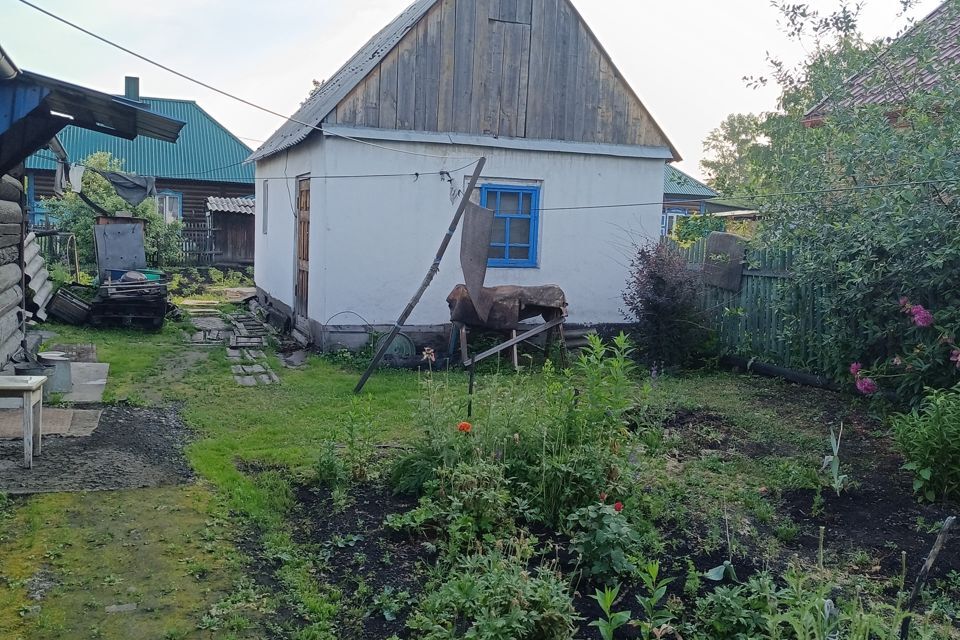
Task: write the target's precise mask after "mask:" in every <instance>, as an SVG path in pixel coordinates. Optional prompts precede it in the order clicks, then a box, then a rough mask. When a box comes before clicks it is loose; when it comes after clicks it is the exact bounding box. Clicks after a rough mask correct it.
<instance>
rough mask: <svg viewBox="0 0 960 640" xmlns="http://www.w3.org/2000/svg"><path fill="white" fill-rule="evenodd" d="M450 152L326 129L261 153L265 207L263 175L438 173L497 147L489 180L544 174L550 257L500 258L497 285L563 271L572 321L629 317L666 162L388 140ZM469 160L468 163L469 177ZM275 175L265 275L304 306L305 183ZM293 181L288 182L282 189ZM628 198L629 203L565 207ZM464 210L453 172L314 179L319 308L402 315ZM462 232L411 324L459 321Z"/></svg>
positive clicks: (261, 257)
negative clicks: (297, 248)
mask: <svg viewBox="0 0 960 640" xmlns="http://www.w3.org/2000/svg"><path fill="white" fill-rule="evenodd" d="M383 144H385V145H387V146H390V147H394V148H402V149H405V150H408V151H414V152H417V153H427V154H434V155H447V156H451V157H450V159H448V160H442V159H439V158H437V159H434V158H424V157H418V156H412V155H405V154H400V153H396V152H392V151H386V150H383V149H380V148H377V147H374V146H370V145H366V144H361V143H358V142H354V141H350V140H343V139H339V138H323V139H322V140H321V139H320V138H319V136H317V137H316V138H314V139H313V140H308V141H306V142H305V143H302V144H300V145H298V146H297V147H295V148H294V149H293V150H292V151H291V152H290V157H289V158H286V157H285V154H283V153H281V154H279V155H276V156H273V157H271V158H269V159H268V160H266V161H261V162H259V163H258V166H257V178H258V180H257V194H258V195H257V206H258V209H257V215H258V216H260V215H261V206H262V181H261V180H260V178H261V177H269V176H282V175H290V176H295V175H297V174H298V173H305V172H307V171H312V173H313V175H315V176H320V175H326V176H331V175H341V176H343V175H358V174H393V173H401V172H421V173H424V174H426V173H435V172H436V171H438V170H440V169H446V170H450V169H455V168H457V167H461V166H463V165H464V164H466V163H467V162H469V161H470V159H471V158H476V157H478V156H479V155H481V154H483V155H485V156H486V157H487V164H486V168H485V169H484V172H483V179H482V180H481V182H484V181H486V182H496V183H504V182H514V181H520V182H523V183H536V182H539V183H540V185H541V193H540V207H541V213H540V224H539V248H538V254H539V268H532V269H531V268H526V269H516V268H506V269H504V268H490V269H488V271H487V284H488V285H496V284H518V285H539V284H557V285H559V286H560V287H561V288H563V290H564V291H565V292H566V294H567V299H568V302H569V305H570V307H569V312H570V317H569V320H570V322H574V323H584V324H587V323H609V322H623V321H624V318H623V315H622V314H621V313H620V309H621V307H622V301H621V291H622V290H623V287H624V283H625V279H626V275H627V267H628V264H629V260H630V255H631V247H632V245H633V243H634V242H635V241H638V240H642V239H643V238H656V237H658V235H659V230H660V213H661V206H660V205H659V204H658V203H659V201H660V200H661V199H662V195H663V161H662V160H656V159H637V158H617V157H609V156H593V155H582V154H569V153H559V152H543V151H519V150H504V149H490V148H478V147H467V146H451V145H442V144H426V143H413V142H397V141H391V142H389V143H383ZM469 171H470V169H465V170H461V171H459V172H457V173H456V174H455V179H456V184H457V186H458V187H461V186H463V184H464V181H465V174H468V173H469ZM289 183H290V184H289V187H290V194H291V195H289V197H288V194H287V191H286V188H285V187H283V185H282V182H281V181H275V180H271V185H270V187H269V200H270V202H269V213H268V224H269V228H268V233H267V235H263V234H262V233H261V231H262V221H261V220H259V219H258V223H257V231H258V234H257V243H256V250H257V253H256V271H255V272H256V281H257V285H258V286H259V287H260V288H261V289H263V290H264V291H265V292H266V293H268V294H270V295H271V296H273V297H274V298H276V299H278V300H280V301H281V302H283V303H284V304H287V305H289V306H293V280H294V275H293V255H292V254H293V251H294V238H293V229H294V224H293V223H294V213H293V208H292V207H293V205H294V203H295V193H296V184H295V181H293V180H290V181H289ZM278 187H281V188H278ZM619 203H651V204H645V205H639V206H634V207H625V208H609V209H585V210H551V208H556V207H577V206H583V205H602V204H619ZM453 212H454V205H453V204H451V200H450V185H449V184H448V183H446V182H443V181H442V180H441V179H440V178H439V177H438V176H437V175H423V176H421V177H420V178H419V179H417V180H414V179H413V178H412V177H409V176H408V177H388V178H342V179H319V178H315V179H314V180H313V181H312V183H311V236H312V238H311V245H310V252H311V254H310V292H309V304H308V310H309V315H310V319H311V320H314V321H316V322H319V323H321V324H337V325H343V324H362V323H363V322H362V321H360V320H358V318H357V316H355V315H352V314H345V315H339V316H338V315H336V314H340V313H341V312H353V313H355V314H358V315H359V316H360V317H362V318H363V319H364V320H365V321H366V322H368V323H370V324H378V325H380V324H392V323H393V322H394V320H395V319H396V317H397V315H398V314H399V313H400V311H401V310H402V309H403V308H404V306H405V305H406V303H407V301H408V300H409V299H410V296H411V295H412V294H413V292H414V291H415V290H416V288H417V286H418V285H419V284H420V281H421V280H422V278H423V276H424V273H425V272H426V270H427V268H428V267H429V266H430V263H431V261H432V260H433V256H434V254H435V252H436V249H437V246H438V245H439V243H440V241H441V239H442V237H443V234H444V232H445V230H446V228H447V225H448V224H449V222H450V219H451V217H452V215H453ZM459 239H460V236H459V233H458V234H457V235H455V236H454V238H453V241H452V242H451V243H450V247H449V249H448V250H447V253H446V256H445V257H444V260H443V262H442V264H441V266H440V273H439V274H438V275H437V277H436V278H435V279H434V281H433V284H432V285H431V286H430V288H429V289H428V290H427V292H426V294H425V295H424V296H423V299H422V300H421V302H420V304H419V305H418V306H417V308H416V310H415V311H414V312H413V315H412V316H411V318H410V320H409V321H408V324H410V325H436V324H442V323H445V322H448V321H449V312H448V309H447V304H446V296H447V294H448V293H449V292H450V291H451V289H452V288H453V287H454V286H455V285H456V284H457V283H460V282H463V277H462V273H461V270H460V266H459V250H460V249H459Z"/></svg>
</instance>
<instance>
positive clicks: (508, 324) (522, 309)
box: [447, 284, 567, 329]
mask: <svg viewBox="0 0 960 640" xmlns="http://www.w3.org/2000/svg"><path fill="white" fill-rule="evenodd" d="M483 291H484V294H485V295H488V296H490V299H491V302H492V303H491V306H490V313H489V315H488V316H487V319H486V320H481V319H480V316H479V314H478V313H477V310H476V308H475V307H474V304H473V300H471V298H470V293H469V292H468V291H467V287H466V286H465V285H462V284H458V285H457V286H456V287H454V288H453V291H451V292H450V295H449V296H447V305H448V306H449V307H450V320H451V321H452V322H460V323H463V324H465V325H467V326H471V327H482V328H485V329H515V328H516V327H517V325H519V324H520V322H522V321H523V320H527V319H529V318H534V317H536V316H541V317H543V319H544V320H552V319H553V318H555V317H556V316H557V315H564V314H566V308H567V299H566V296H565V295H564V293H563V289H561V288H560V287H558V286H557V285H555V284H548V285H542V286H538V287H520V286H516V285H502V286H498V287H484V289H483Z"/></svg>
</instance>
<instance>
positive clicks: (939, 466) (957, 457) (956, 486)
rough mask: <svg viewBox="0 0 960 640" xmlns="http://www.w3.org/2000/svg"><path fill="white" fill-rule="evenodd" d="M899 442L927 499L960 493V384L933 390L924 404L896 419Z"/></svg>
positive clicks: (920, 491) (895, 424)
mask: <svg viewBox="0 0 960 640" xmlns="http://www.w3.org/2000/svg"><path fill="white" fill-rule="evenodd" d="M893 425H894V432H895V433H896V438H897V444H898V445H899V446H900V450H901V451H902V452H903V457H904V458H906V460H907V464H906V465H904V468H906V469H909V470H910V471H912V472H913V474H914V481H913V488H914V491H916V492H917V493H919V494H920V495H922V496H923V497H924V498H926V499H927V500H931V501H932V500H936V499H937V498H944V499H945V498H950V497H957V496H960V385H957V386H955V387H954V388H953V389H951V390H948V391H942V390H930V391H929V393H928V395H927V396H926V397H925V398H924V400H923V402H922V403H921V405H920V407H919V408H917V409H914V410H913V411H911V412H910V413H908V414H901V415H899V416H896V417H895V418H894V421H893Z"/></svg>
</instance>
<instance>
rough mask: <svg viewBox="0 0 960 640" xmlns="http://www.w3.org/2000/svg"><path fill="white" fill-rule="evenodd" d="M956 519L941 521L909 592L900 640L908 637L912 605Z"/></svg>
mask: <svg viewBox="0 0 960 640" xmlns="http://www.w3.org/2000/svg"><path fill="white" fill-rule="evenodd" d="M956 519H957V518H956V516H950V517H949V518H947V519H946V520H944V521H943V527H942V528H941V529H940V533H939V535H937V540H936V542H934V543H933V548H932V549H930V554H929V555H928V556H927V559H926V561H925V562H924V563H923V567H922V568H921V569H920V575H918V576H917V581H916V582H915V583H914V585H913V591H911V592H910V599H909V600H907V609H906V610H907V615H906V617H904V619H903V622H902V623H900V640H907V638H908V637H909V636H910V620H911V618H912V616H911V615H910V610H911V609H913V605H914V603H915V602H916V601H917V597H918V596H919V595H920V590H921V589H923V585H924V584H925V583H926V582H927V576H929V575H930V569H932V568H933V563H935V562H936V561H937V556H939V555H940V552H941V551H942V550H943V545H945V544H946V543H947V537H948V536H949V535H950V528H951V527H953V523H954V522H955V521H956Z"/></svg>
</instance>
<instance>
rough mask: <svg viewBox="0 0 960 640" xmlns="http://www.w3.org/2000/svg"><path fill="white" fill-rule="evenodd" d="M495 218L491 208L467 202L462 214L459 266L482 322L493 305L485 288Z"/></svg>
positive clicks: (485, 319)
mask: <svg viewBox="0 0 960 640" xmlns="http://www.w3.org/2000/svg"><path fill="white" fill-rule="evenodd" d="M493 217H494V212H493V211H492V210H490V209H487V208H485V207H481V206H480V205H478V204H474V203H473V202H468V203H467V207H466V209H465V210H464V215H463V231H462V232H461V234H460V268H461V269H463V281H464V282H465V283H466V285H467V291H468V292H469V294H470V298H471V300H473V306H474V309H475V310H476V313H477V315H478V316H479V317H480V320H481V321H482V322H486V321H487V317H488V316H489V315H490V307H491V306H492V305H493V300H492V298H491V297H490V295H488V294H487V292H486V290H485V289H484V288H483V281H484V280H485V279H486V277H487V256H488V254H489V253H490V235H491V234H492V233H493Z"/></svg>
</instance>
